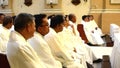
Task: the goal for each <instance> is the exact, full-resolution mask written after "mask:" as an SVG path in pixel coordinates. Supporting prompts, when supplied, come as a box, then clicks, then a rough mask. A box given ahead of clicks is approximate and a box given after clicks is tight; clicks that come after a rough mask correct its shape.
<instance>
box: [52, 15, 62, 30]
mask: <svg viewBox="0 0 120 68" xmlns="http://www.w3.org/2000/svg"><path fill="white" fill-rule="evenodd" d="M61 23H64V17H63V15H56V16H54V17H53V18H51V22H50V27H51V28H55V27H56V26H57V25H60V24H61Z"/></svg>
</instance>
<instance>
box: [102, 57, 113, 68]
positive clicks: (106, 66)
mask: <svg viewBox="0 0 120 68" xmlns="http://www.w3.org/2000/svg"><path fill="white" fill-rule="evenodd" d="M101 68H111V63H110V58H109V56H108V55H103V61H102V66H101Z"/></svg>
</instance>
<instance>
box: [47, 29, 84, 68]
mask: <svg viewBox="0 0 120 68" xmlns="http://www.w3.org/2000/svg"><path fill="white" fill-rule="evenodd" d="M45 40H46V41H47V43H48V45H49V46H50V48H51V51H52V53H53V55H54V56H55V58H56V59H57V60H59V61H60V62H62V63H63V66H65V67H67V68H84V67H83V65H81V64H80V63H77V62H75V60H74V59H73V58H72V56H71V55H70V54H69V51H68V50H67V49H66V48H65V46H64V44H62V43H61V41H60V39H59V36H58V35H57V33H56V32H55V31H54V30H53V29H52V28H51V29H50V32H49V33H48V34H47V35H46V36H45Z"/></svg>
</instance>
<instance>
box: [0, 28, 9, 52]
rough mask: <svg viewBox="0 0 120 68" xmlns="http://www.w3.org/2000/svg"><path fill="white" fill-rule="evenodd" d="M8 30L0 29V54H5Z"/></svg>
mask: <svg viewBox="0 0 120 68" xmlns="http://www.w3.org/2000/svg"><path fill="white" fill-rule="evenodd" d="M9 35H10V30H9V29H7V28H5V27H3V26H1V28H0V52H2V53H6V48H7V43H8V40H9Z"/></svg>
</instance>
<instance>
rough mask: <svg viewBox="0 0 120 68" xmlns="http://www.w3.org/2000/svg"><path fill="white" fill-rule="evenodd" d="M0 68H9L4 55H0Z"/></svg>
mask: <svg viewBox="0 0 120 68" xmlns="http://www.w3.org/2000/svg"><path fill="white" fill-rule="evenodd" d="M0 68H10V65H9V63H8V60H7V56H6V54H2V53H0Z"/></svg>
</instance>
